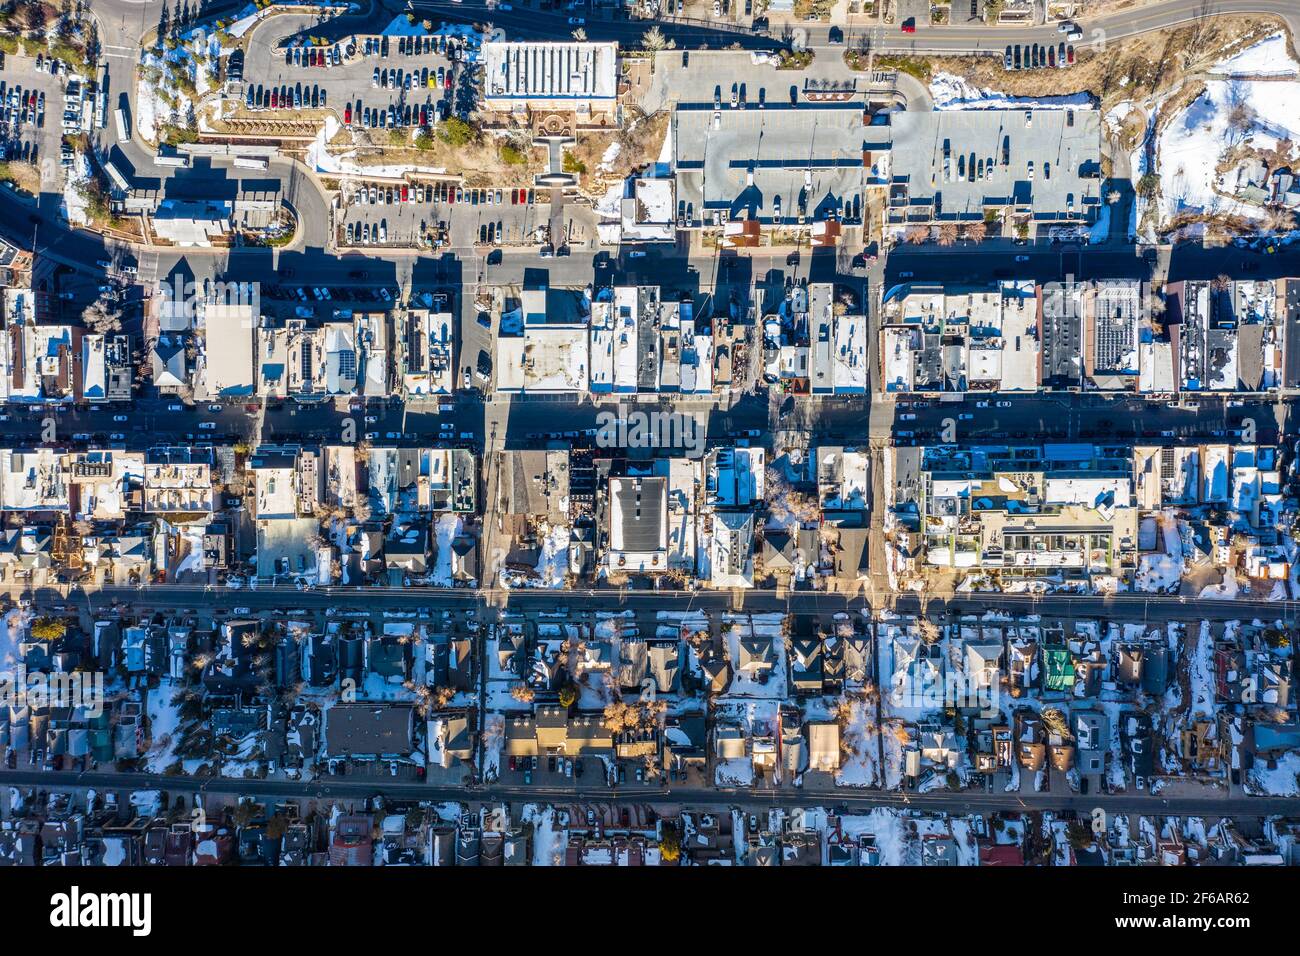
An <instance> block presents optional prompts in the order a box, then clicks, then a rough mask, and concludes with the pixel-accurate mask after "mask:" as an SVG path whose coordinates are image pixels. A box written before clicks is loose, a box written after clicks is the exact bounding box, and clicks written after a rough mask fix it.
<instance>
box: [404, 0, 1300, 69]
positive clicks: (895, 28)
mask: <svg viewBox="0 0 1300 956" xmlns="http://www.w3.org/2000/svg"><path fill="white" fill-rule="evenodd" d="M512 6H513V10H511V11H508V12H506V11H501V10H493V11H489V10H488V8H487V5H486V4H485V3H483V2H477V3H475V2H465V3H453V2H447V0H414V2H413V3H412V7H413V8H415V9H417V10H421V11H428V12H429V13H430V14H432V15H436V16H440V17H443V18H445V19H448V20H453V21H464V22H476V21H484V20H491V21H492V22H493V23H494V24H495V25H497V26H498V27H500V28H501V29H503V30H505V31H506V33H507V35H508V37H509V38H510V39H530V38H546V37H567V36H568V35H569V34H571V33H572V31H573V30H574V26H572V25H570V24H569V22H568V19H569V17H570V16H572V15H573V14H572V13H571V12H569V11H566V10H559V11H543V10H540V9H533V8H532V7H531V6H530V5H529V4H527V3H526V2H525V0H519V2H515V3H513V4H512ZM1243 13H1257V14H1272V15H1274V16H1278V17H1280V18H1282V19H1283V20H1285V21H1286V23H1287V24H1288V26H1289V27H1290V28H1291V30H1292V32H1293V34H1294V32H1295V30H1296V28H1297V26H1300V10H1298V9H1297V7H1296V5H1295V3H1294V2H1293V0H1214V2H1207V0H1166V2H1164V3H1156V4H1149V5H1143V6H1141V7H1138V8H1136V9H1133V10H1120V11H1117V12H1115V13H1111V14H1107V15H1105V16H1099V17H1092V16H1084V17H1081V18H1080V19H1079V21H1078V22H1079V24H1080V26H1081V27H1082V28H1083V31H1084V39H1083V40H1080V41H1078V43H1080V44H1084V43H1089V44H1095V45H1098V46H1099V47H1101V48H1104V44H1105V43H1107V42H1110V41H1114V40H1121V39H1124V38H1126V37H1132V36H1137V35H1139V34H1142V33H1148V32H1150V31H1153V30H1162V29H1167V28H1170V27H1177V26H1182V25H1184V24H1187V23H1190V22H1192V21H1194V20H1197V19H1201V18H1204V17H1206V16H1219V15H1228V14H1243ZM584 17H585V20H586V23H584V24H583V29H584V30H585V31H586V32H587V35H588V37H589V38H590V39H592V40H618V41H619V42H620V43H621V44H623V45H627V46H632V47H636V46H638V45H639V44H640V40H641V37H642V36H644V34H645V31H646V30H647V29H649V28H650V27H651V26H658V27H659V28H660V30H661V31H662V32H663V34H664V36H665V37H667V38H669V39H671V40H673V41H674V42H675V43H676V44H677V46H678V47H679V48H686V47H690V48H694V47H698V46H700V45H702V44H707V45H708V46H710V47H714V48H717V47H725V46H729V45H730V44H732V43H739V44H740V45H741V46H742V47H744V48H746V49H765V48H773V47H776V46H782V45H784V44H785V43H786V41H787V40H788V38H789V35H790V33H792V32H793V31H796V30H797V31H800V32H801V35H802V36H803V37H804V38H805V42H804V45H805V46H807V47H809V48H811V49H814V50H839V49H843V47H844V44H845V43H846V42H847V43H849V44H853V43H855V42H856V41H857V39H858V38H860V37H866V38H868V39H869V40H870V43H871V46H872V47H873V48H874V49H875V50H876V51H877V52H881V53H902V54H918V55H920V54H959V53H989V54H996V55H1001V54H1002V52H1003V51H1004V50H1005V48H1006V47H1007V45H1008V44H1013V43H1022V44H1023V43H1048V42H1052V43H1056V42H1059V41H1060V40H1061V39H1062V37H1061V34H1060V33H1059V32H1058V29H1057V25H1056V24H1054V23H1053V24H1046V25H1041V26H1011V25H1006V26H989V25H986V24H983V23H962V22H955V23H952V24H948V25H945V26H932V25H931V24H929V23H928V22H926V21H925V18H924V17H920V18H917V20H916V32H915V33H910V34H909V33H903V32H902V24H901V23H898V24H894V25H892V26H888V25H882V24H876V23H874V22H872V21H870V20H868V19H866V18H862V22H861V23H857V24H855V25H854V26H853V27H852V28H847V27H840V28H839V31H840V33H842V34H843V36H844V40H843V41H834V42H833V41H832V40H831V31H832V30H833V29H836V28H834V27H832V26H831V25H830V24H827V23H821V22H792V23H790V24H789V25H788V27H787V26H786V25H784V24H783V23H781V22H779V21H773V22H772V24H771V28H770V32H769V33H754V32H752V31H743V30H742V31H736V30H735V29H734V28H732V29H728V28H727V25H726V24H723V23H722V22H721V21H719V23H718V25H716V26H707V25H701V24H698V23H697V22H694V21H692V22H681V21H677V20H675V19H674V18H660V19H657V20H628V19H624V18H622V16H621V15H613V16H610V15H605V16H601V15H599V14H594V13H592V14H584Z"/></svg>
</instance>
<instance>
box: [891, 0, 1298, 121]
mask: <svg viewBox="0 0 1300 956" xmlns="http://www.w3.org/2000/svg"><path fill="white" fill-rule="evenodd" d="M1091 12H1095V11H1093V10H1091V9H1090V13H1091ZM1284 26H1285V25H1284V24H1283V23H1282V21H1280V20H1278V19H1276V18H1274V17H1266V16H1240V17H1216V18H1215V19H1213V20H1205V21H1201V22H1199V23H1195V24H1189V25H1188V26H1185V27H1180V28H1178V29H1176V30H1167V31H1162V32H1158V33H1147V34H1143V35H1142V36H1137V37H1131V38H1129V39H1126V40H1119V41H1116V42H1112V43H1109V44H1107V45H1106V47H1105V49H1102V50H1093V49H1091V48H1085V47H1084V46H1082V45H1079V46H1077V47H1076V60H1075V64H1074V66H1072V67H1069V68H1068V69H1064V70H1062V69H1056V70H1053V69H1040V70H1007V69H1005V68H1004V67H1003V61H1002V57H1000V56H997V57H930V58H928V59H927V60H926V61H925V62H927V63H928V64H929V66H930V69H931V71H932V72H933V73H953V74H955V75H957V76H960V77H962V78H963V79H965V80H967V81H968V82H970V83H973V84H974V85H976V86H979V87H982V88H985V89H990V90H997V91H999V92H1002V93H1007V94H1010V95H1012V96H1064V95H1068V94H1072V93H1090V94H1092V95H1094V96H1099V97H1100V99H1101V107H1102V109H1103V110H1105V109H1109V108H1110V107H1112V106H1114V105H1115V104H1116V103H1119V102H1121V101H1123V100H1137V99H1142V98H1145V97H1148V96H1153V95H1157V94H1159V93H1161V92H1164V91H1167V90H1172V89H1174V88H1176V87H1177V86H1178V84H1180V83H1182V82H1183V81H1184V80H1185V79H1186V78H1187V77H1189V76H1191V75H1194V74H1196V73H1198V72H1201V71H1204V70H1206V69H1208V68H1209V67H1210V66H1211V65H1213V64H1214V63H1215V62H1217V61H1219V60H1221V59H1223V58H1225V57H1226V56H1231V55H1232V54H1234V53H1236V52H1238V51H1240V50H1243V49H1245V48H1246V47H1248V46H1251V45H1252V44H1254V43H1255V42H1256V41H1258V40H1260V39H1263V38H1264V37H1266V36H1268V35H1270V34H1272V33H1275V32H1277V30H1279V29H1283V28H1284ZM889 59H890V58H887V57H877V58H876V63H877V66H878V67H884V68H895V69H906V64H890V65H889V66H885V64H886V61H888V60H889ZM899 59H901V58H899ZM906 71H907V72H912V70H910V69H908V70H906Z"/></svg>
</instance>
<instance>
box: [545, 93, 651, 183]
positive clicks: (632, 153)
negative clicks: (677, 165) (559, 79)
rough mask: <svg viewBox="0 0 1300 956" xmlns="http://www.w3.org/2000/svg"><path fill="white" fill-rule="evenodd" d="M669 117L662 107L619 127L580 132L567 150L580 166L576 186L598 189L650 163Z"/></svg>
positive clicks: (624, 177)
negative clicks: (613, 151)
mask: <svg viewBox="0 0 1300 956" xmlns="http://www.w3.org/2000/svg"><path fill="white" fill-rule="evenodd" d="M668 120H669V114H668V112H667V111H666V110H664V111H661V112H659V113H654V114H652V115H650V116H644V115H642V116H637V117H635V118H634V119H631V120H630V121H629V122H628V123H627V124H626V126H625V127H624V128H623V129H620V130H608V131H606V130H601V131H599V132H591V133H581V134H579V136H578V142H577V143H576V144H575V145H574V146H573V147H571V148H570V150H569V152H570V153H571V154H572V157H573V159H574V160H576V161H577V163H578V164H579V166H580V172H579V185H580V186H581V187H582V188H583V189H585V190H588V191H590V190H593V189H598V187H599V184H600V183H601V182H602V181H604V182H613V181H614V180H620V179H626V178H627V177H628V176H631V175H632V174H633V173H636V172H638V171H639V170H641V169H643V168H644V167H645V166H647V165H649V164H650V163H653V162H654V161H655V160H656V159H657V158H658V156H659V150H660V149H661V148H662V147H663V143H664V137H665V136H666V135H667V133H668ZM615 143H617V144H618V150H617V151H616V155H615V156H614V157H613V158H611V159H610V160H609V162H607V163H602V161H603V160H604V158H605V155H606V154H607V153H608V152H609V150H610V147H611V146H613V145H614V144H615Z"/></svg>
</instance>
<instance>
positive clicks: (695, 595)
mask: <svg viewBox="0 0 1300 956" xmlns="http://www.w3.org/2000/svg"><path fill="white" fill-rule="evenodd" d="M6 592H7V593H8V594H9V595H10V596H11V597H13V598H19V597H23V598H27V599H29V600H31V601H33V603H35V604H38V605H39V606H42V607H48V606H55V605H66V606H67V607H68V608H69V609H70V610H76V609H78V608H79V607H81V606H82V605H83V604H84V605H85V606H87V607H88V609H89V610H90V611H92V612H103V611H106V610H108V609H110V608H112V607H114V606H118V605H125V606H129V607H136V608H143V609H148V610H166V609H173V608H206V609H208V610H209V612H213V613H216V612H222V613H230V612H232V611H233V609H234V608H247V609H248V612H247V613H253V612H259V613H260V612H262V611H269V612H281V611H286V610H290V609H292V610H303V611H309V612H310V611H315V612H323V611H327V610H331V609H332V610H334V611H342V610H348V609H352V610H358V611H367V612H370V613H373V614H379V613H381V612H387V611H391V612H393V613H400V612H417V611H420V610H431V609H436V610H443V609H449V608H456V609H461V610H465V609H472V608H478V609H483V610H484V611H487V610H489V609H495V610H509V611H515V612H531V613H551V614H556V613H566V612H567V613H580V612H590V611H612V610H632V611H637V610H650V611H654V610H665V609H669V608H673V607H680V608H681V609H682V610H692V611H729V610H730V611H747V612H753V613H764V612H771V611H782V612H788V613H798V614H835V613H839V612H841V611H846V612H854V611H861V610H863V609H864V608H875V609H884V608H887V609H890V610H892V611H894V612H896V613H904V614H906V613H918V612H920V611H921V609H922V599H921V596H920V595H919V594H915V593H910V592H903V593H899V592H897V591H894V590H891V589H889V588H870V587H864V588H862V589H859V590H858V591H855V592H852V593H849V592H839V591H802V590H799V591H791V590H785V591H778V590H768V589H761V588H754V589H747V590H741V589H733V590H721V589H719V590H701V591H690V590H672V589H667V588H663V589H634V588H624V589H619V588H584V589H571V590H570V589H565V590H542V589H527V588H523V589H515V590H507V589H503V588H481V589H472V588H453V589H420V588H410V587H365V588H348V587H322V588H310V589H305V590H299V589H297V588H294V587H290V586H282V587H258V588H253V589H250V588H229V587H220V586H216V585H210V586H206V587H205V586H195V585H187V584H150V585H148V586H142V587H117V586H108V587H102V588H91V589H87V590H82V589H81V588H80V587H75V586H74V587H72V588H65V587H59V588H54V587H51V588H43V589H40V590H37V591H35V592H32V591H30V590H29V589H28V588H26V587H25V586H22V585H14V584H10V585H0V594H4V593H6ZM925 604H926V606H925V610H926V612H927V613H929V614H930V615H932V616H941V615H965V614H978V615H983V614H988V613H990V612H992V613H995V614H1003V615H1009V616H1013V617H1024V616H1026V615H1030V614H1037V615H1040V616H1042V617H1044V618H1048V619H1052V620H1057V619H1072V618H1117V619H1124V620H1142V621H1144V622H1147V623H1150V624H1158V623H1163V622H1167V621H1192V620H1211V621H1230V620H1250V619H1255V618H1258V619H1259V620H1262V621H1282V622H1284V623H1287V624H1290V623H1292V622H1294V621H1295V620H1296V610H1297V602H1296V601H1295V600H1291V599H1287V600H1283V601H1272V600H1262V599H1253V598H1239V599H1236V600H1213V599H1200V598H1194V597H1186V596H1179V595H1164V594H1135V593H1127V592H1126V593H1120V594H1106V595H1094V594H1063V593H1062V594H1004V593H994V592H988V593H961V594H957V595H952V596H947V597H932V598H929V599H928V600H927V601H926V602H925ZM240 613H245V612H243V611H241V612H240Z"/></svg>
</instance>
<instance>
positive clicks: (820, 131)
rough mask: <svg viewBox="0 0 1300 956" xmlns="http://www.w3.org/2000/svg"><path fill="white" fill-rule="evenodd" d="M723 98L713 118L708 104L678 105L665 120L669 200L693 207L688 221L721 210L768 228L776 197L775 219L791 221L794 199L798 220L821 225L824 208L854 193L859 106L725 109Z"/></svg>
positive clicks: (859, 152)
mask: <svg viewBox="0 0 1300 956" xmlns="http://www.w3.org/2000/svg"><path fill="white" fill-rule="evenodd" d="M723 97H724V99H726V100H727V103H726V104H724V106H723V107H722V109H721V110H718V111H717V112H715V111H714V109H713V103H712V102H709V103H693V104H682V105H680V106H678V108H677V111H676V112H675V113H674V114H673V121H674V124H675V126H676V130H675V133H676V135H675V136H674V138H673V144H674V150H675V156H674V162H675V166H674V168H675V169H676V171H677V199H678V202H679V204H680V203H683V202H684V203H689V204H691V205H693V206H694V210H695V216H696V218H700V217H701V214H702V213H704V212H706V211H708V212H711V211H713V210H726V212H727V214H728V216H729V217H731V218H736V219H740V218H751V219H759V220H764V221H770V220H771V219H772V218H773V215H774V209H775V200H776V197H778V196H779V197H781V215H782V217H792V216H795V215H797V214H798V206H799V205H800V197H801V195H802V196H803V197H804V198H803V200H802V203H803V205H804V208H805V209H806V214H807V215H808V216H809V217H810V218H813V219H824V218H826V216H825V210H827V209H828V208H829V207H830V206H831V205H832V204H834V205H838V204H839V203H841V202H843V201H845V200H849V201H851V200H852V198H853V197H854V196H857V195H859V194H860V192H861V188H862V183H863V165H862V163H863V130H864V125H863V121H862V117H863V107H862V103H861V102H837V103H817V104H812V103H804V104H801V105H800V106H798V107H791V106H790V105H789V104H788V103H778V102H769V103H767V104H766V105H765V106H764V108H763V109H757V108H756V107H755V106H753V105H751V106H750V107H749V108H748V109H731V108H730V90H725V91H724V92H723ZM751 98H752V97H751ZM751 174H752V181H751ZM818 210H821V211H822V214H818Z"/></svg>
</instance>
